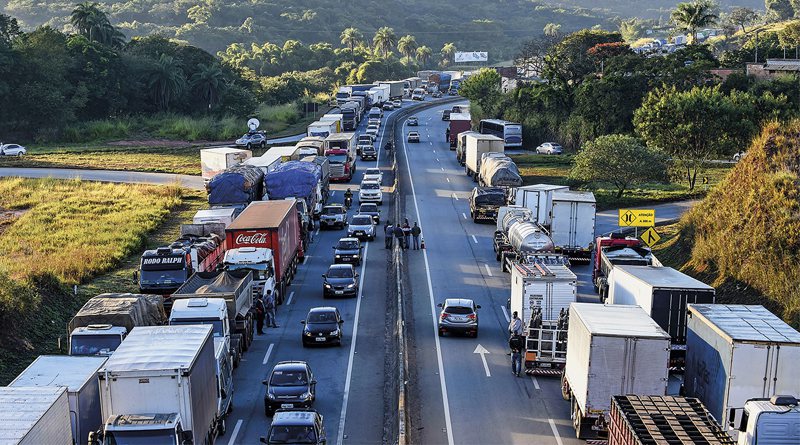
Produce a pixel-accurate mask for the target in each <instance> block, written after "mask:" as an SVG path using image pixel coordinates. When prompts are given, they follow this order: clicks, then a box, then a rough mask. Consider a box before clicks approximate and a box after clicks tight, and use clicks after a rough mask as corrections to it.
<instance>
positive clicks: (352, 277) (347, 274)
mask: <svg viewBox="0 0 800 445" xmlns="http://www.w3.org/2000/svg"><path fill="white" fill-rule="evenodd" d="M357 296H358V272H356V269H355V267H353V265H352V264H331V265H330V267H328V271H327V272H326V273H324V274H322V297H323V298H329V297H357Z"/></svg>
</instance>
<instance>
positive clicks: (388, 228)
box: [383, 221, 394, 249]
mask: <svg viewBox="0 0 800 445" xmlns="http://www.w3.org/2000/svg"><path fill="white" fill-rule="evenodd" d="M383 235H384V236H385V237H386V239H385V240H384V242H385V243H386V248H387V249H391V248H392V237H394V226H393V225H392V223H391V222H389V221H386V224H384V225H383Z"/></svg>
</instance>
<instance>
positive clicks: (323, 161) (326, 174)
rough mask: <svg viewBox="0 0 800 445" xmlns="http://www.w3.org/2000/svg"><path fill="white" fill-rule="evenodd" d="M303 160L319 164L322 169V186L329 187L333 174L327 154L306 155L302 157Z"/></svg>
mask: <svg viewBox="0 0 800 445" xmlns="http://www.w3.org/2000/svg"><path fill="white" fill-rule="evenodd" d="M301 161H303V162H311V163H314V164H317V165H318V166H319V167H320V169H321V174H322V188H328V182H329V178H330V176H331V166H330V162H328V158H326V157H325V156H306V157H304V158H303V159H301Z"/></svg>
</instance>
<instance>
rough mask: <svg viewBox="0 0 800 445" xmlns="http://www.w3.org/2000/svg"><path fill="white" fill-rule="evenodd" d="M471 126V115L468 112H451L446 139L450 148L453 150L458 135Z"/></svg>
mask: <svg viewBox="0 0 800 445" xmlns="http://www.w3.org/2000/svg"><path fill="white" fill-rule="evenodd" d="M470 128H472V117H471V116H470V114H469V113H451V114H450V125H449V127H448V129H449V130H450V132H449V133H447V140H448V142H450V150H455V149H456V145H457V142H458V135H459V134H460V133H462V132H465V131H469V130H470Z"/></svg>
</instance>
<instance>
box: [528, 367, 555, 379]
mask: <svg viewBox="0 0 800 445" xmlns="http://www.w3.org/2000/svg"><path fill="white" fill-rule="evenodd" d="M562 372H564V371H563V370H561V369H556V368H538V367H536V368H527V369H525V374H527V375H530V376H542V377H559V378H560V377H561V373H562Z"/></svg>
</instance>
